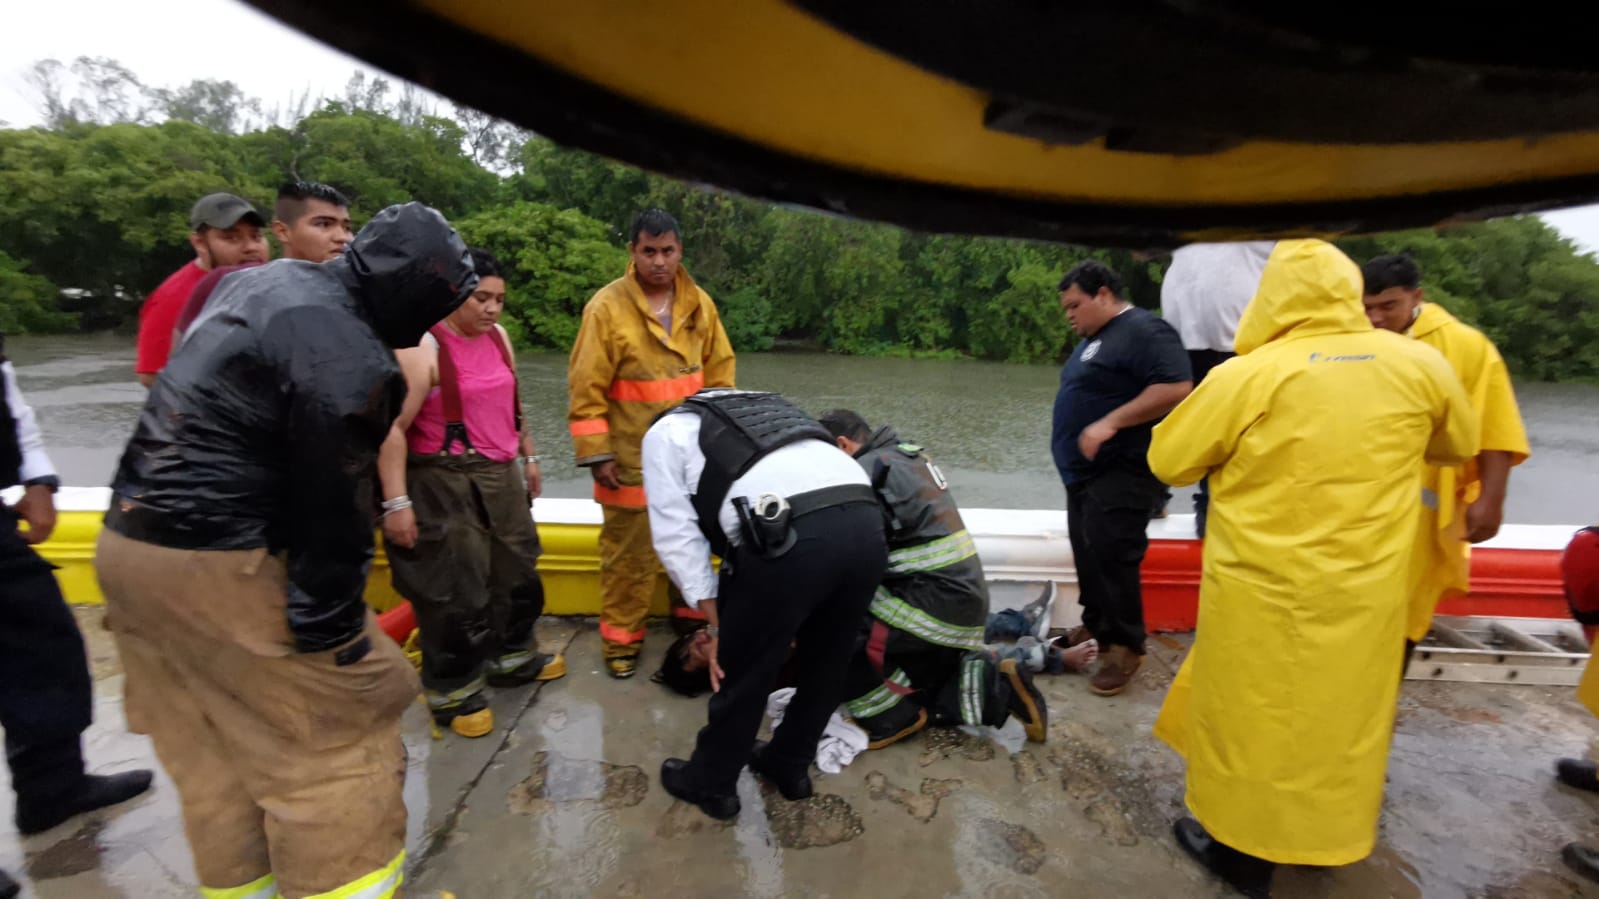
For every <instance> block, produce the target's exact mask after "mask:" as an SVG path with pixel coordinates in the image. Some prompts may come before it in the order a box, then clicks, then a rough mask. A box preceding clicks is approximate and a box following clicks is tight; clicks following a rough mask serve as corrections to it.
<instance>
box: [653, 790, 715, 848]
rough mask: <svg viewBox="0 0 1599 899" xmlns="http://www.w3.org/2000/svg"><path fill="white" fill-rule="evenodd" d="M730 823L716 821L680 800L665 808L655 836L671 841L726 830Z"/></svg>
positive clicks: (673, 801)
mask: <svg viewBox="0 0 1599 899" xmlns="http://www.w3.org/2000/svg"><path fill="white" fill-rule="evenodd" d="M733 823H734V822H732V821H718V820H716V819H715V818H712V817H711V816H709V815H707V814H705V813H704V812H702V811H700V807H699V806H697V805H689V804H688V803H687V802H684V801H682V800H681V799H674V800H672V805H671V806H670V807H669V808H667V810H666V814H664V815H662V816H661V823H659V824H657V825H655V835H656V836H658V837H660V838H661V839H663V840H672V839H676V838H678V837H692V836H698V835H699V834H703V833H715V832H717V831H721V830H728V829H730V828H731V827H732V826H733Z"/></svg>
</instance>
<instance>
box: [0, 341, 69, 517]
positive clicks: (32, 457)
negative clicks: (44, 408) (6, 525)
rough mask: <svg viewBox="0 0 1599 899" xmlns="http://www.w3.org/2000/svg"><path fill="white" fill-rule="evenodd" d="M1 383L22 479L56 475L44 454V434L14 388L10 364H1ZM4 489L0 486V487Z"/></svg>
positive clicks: (14, 378)
mask: <svg viewBox="0 0 1599 899" xmlns="http://www.w3.org/2000/svg"><path fill="white" fill-rule="evenodd" d="M0 380H4V381H5V386H6V406H8V407H9V408H10V409H11V417H12V418H14V419H16V420H17V445H18V446H19V447H21V448H22V480H24V481H31V480H33V479H34V478H43V477H48V476H50V475H53V474H55V473H56V469H55V466H54V465H51V464H50V456H49V455H47V454H46V453H45V451H44V434H42V433H40V431H39V420H38V418H36V417H35V416H34V414H33V407H32V406H30V405H28V401H27V400H25V399H23V398H22V389H21V388H20V387H18V386H17V371H16V369H14V368H12V367H11V363H10V362H3V363H0ZM4 486H6V485H4V484H0V487H4Z"/></svg>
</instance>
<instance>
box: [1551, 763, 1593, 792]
mask: <svg viewBox="0 0 1599 899" xmlns="http://www.w3.org/2000/svg"><path fill="white" fill-rule="evenodd" d="M1555 777H1556V778H1557V779H1558V780H1559V781H1560V782H1561V783H1563V784H1565V785H1566V786H1568V787H1576V788H1577V789H1579V790H1587V791H1588V792H1590V793H1599V764H1595V763H1594V762H1593V761H1592V760H1590V759H1561V760H1559V761H1557V762H1555Z"/></svg>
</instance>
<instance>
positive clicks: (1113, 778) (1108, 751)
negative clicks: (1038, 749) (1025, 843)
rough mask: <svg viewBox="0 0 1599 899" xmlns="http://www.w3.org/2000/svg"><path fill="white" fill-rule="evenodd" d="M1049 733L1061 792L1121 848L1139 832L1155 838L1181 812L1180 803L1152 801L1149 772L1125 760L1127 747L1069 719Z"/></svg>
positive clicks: (1131, 841)
mask: <svg viewBox="0 0 1599 899" xmlns="http://www.w3.org/2000/svg"><path fill="white" fill-rule="evenodd" d="M1051 736H1052V740H1051V743H1050V750H1049V762H1050V764H1052V765H1054V766H1055V767H1056V768H1057V769H1058V770H1059V772H1060V785H1061V790H1062V791H1063V792H1065V793H1066V795H1067V796H1068V797H1070V798H1071V799H1072V801H1074V802H1077V803H1080V804H1081V808H1082V811H1083V814H1084V815H1086V816H1087V817H1088V819H1089V820H1091V821H1093V822H1094V823H1095V824H1098V825H1099V826H1100V829H1101V830H1102V831H1103V833H1104V835H1105V836H1106V838H1108V839H1110V840H1112V841H1114V842H1116V843H1117V844H1119V845H1122V846H1133V845H1136V844H1137V843H1138V839H1139V837H1140V836H1145V837H1153V838H1159V837H1160V836H1162V835H1164V834H1165V833H1167V831H1168V830H1169V829H1170V827H1171V821H1172V820H1173V819H1174V818H1176V817H1177V816H1178V815H1180V814H1181V813H1182V809H1181V807H1180V806H1178V807H1174V808H1163V807H1162V803H1160V802H1158V801H1155V800H1153V799H1152V797H1153V796H1154V795H1155V790H1154V785H1153V784H1152V782H1151V779H1150V772H1148V771H1146V770H1143V769H1141V768H1139V767H1136V766H1134V765H1133V764H1132V763H1131V762H1129V760H1128V750H1127V747H1123V746H1117V745H1115V744H1114V743H1112V742H1111V741H1110V740H1109V739H1107V738H1106V737H1105V736H1104V735H1103V734H1101V733H1099V732H1098V731H1096V730H1094V729H1093V728H1091V727H1089V726H1087V725H1085V724H1082V723H1080V722H1075V721H1068V722H1065V723H1063V724H1062V725H1061V726H1060V728H1059V729H1058V730H1057V731H1055V732H1054V733H1052V735H1051ZM1155 776H1156V777H1164V776H1165V774H1164V773H1163V772H1158V773H1156V775H1155Z"/></svg>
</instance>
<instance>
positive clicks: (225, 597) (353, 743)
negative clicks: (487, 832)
mask: <svg viewBox="0 0 1599 899" xmlns="http://www.w3.org/2000/svg"><path fill="white" fill-rule="evenodd" d="M96 567H97V569H98V572H99V576H100V585H101V589H102V591H103V592H104V594H105V598H106V606H107V612H106V623H107V626H108V627H109V628H110V630H111V631H112V633H113V635H114V637H115V639H116V643H117V649H118V651H119V653H120V654H121V658H122V666H123V670H124V671H125V673H126V687H125V689H126V711H127V716H128V726H129V728H130V729H131V730H133V731H134V732H135V733H144V734H149V735H150V737H151V738H152V739H153V741H154V743H155V749H156V754H157V756H159V757H160V759H161V764H162V765H163V766H164V767H165V768H166V770H167V773H168V774H170V775H171V777H172V780H173V781H174V782H175V783H176V784H177V787H178V794H179V798H180V799H181V801H182V805H183V821H184V829H185V831H186V832H187V834H188V838H189V846H190V848H191V849H192V850H193V854H194V863H195V869H196V873H197V874H198V876H199V879H200V883H201V884H202V893H203V894H205V895H206V896H210V897H228V899H243V897H251V899H254V897H256V896H262V897H271V896H277V895H281V896H283V897H286V899H305V897H334V899H346V897H349V899H355V897H359V899H377V897H389V896H394V895H396V894H397V891H398V888H399V884H400V880H401V877H402V866H403V862H404V858H405V851H404V850H405V817H406V812H405V803H404V800H403V798H402V796H401V788H402V786H403V784H404V779H405V765H406V759H405V747H404V745H403V744H402V743H401V742H400V715H401V713H402V712H403V711H404V710H405V708H406V707H407V706H408V705H410V704H411V703H412V702H413V701H414V700H415V699H416V696H417V694H418V692H419V691H420V689H421V685H420V683H419V682H418V680H417V676H416V672H415V671H414V670H413V669H412V668H411V665H410V664H409V663H408V662H407V661H406V659H405V655H404V653H402V652H401V651H400V648H399V647H398V646H396V645H395V643H394V641H393V640H391V639H389V638H388V637H387V636H385V635H384V634H383V632H382V631H381V630H380V629H379V628H378V627H377V624H376V620H375V619H374V618H373V616H371V615H370V614H369V615H368V616H367V624H366V634H365V637H366V639H368V640H370V641H371V650H370V651H369V652H368V653H367V654H366V656H365V657H363V658H361V659H360V660H359V661H357V662H355V663H353V664H349V665H343V666H340V665H338V664H336V663H335V661H334V656H335V654H336V652H337V651H330V652H321V653H295V652H293V651H292V648H291V647H292V644H291V639H290V635H289V630H288V624H287V621H286V619H285V617H284V602H285V596H286V584H287V574H286V572H285V569H284V566H283V562H282V561H281V560H280V559H278V558H276V557H273V556H270V555H268V554H267V553H266V551H265V550H264V549H261V550H246V551H239V552H219V551H203V552H197V551H185V550H174V549H167V548H164V547H159V546H155V545H152V544H148V543H142V542H138V541H134V540H130V539H128V538H126V537H123V536H121V535H120V534H117V533H115V532H114V531H111V530H110V529H106V530H105V531H103V532H102V533H101V536H100V542H99V547H98V551H97V554H96ZM274 891H275V892H274Z"/></svg>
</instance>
